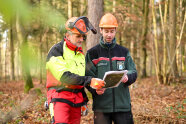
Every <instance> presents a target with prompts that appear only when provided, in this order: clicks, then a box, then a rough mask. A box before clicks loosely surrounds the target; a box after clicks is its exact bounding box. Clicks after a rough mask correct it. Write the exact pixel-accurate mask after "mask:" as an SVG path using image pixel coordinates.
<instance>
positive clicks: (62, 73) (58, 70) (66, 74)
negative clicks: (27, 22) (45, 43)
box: [46, 56, 91, 86]
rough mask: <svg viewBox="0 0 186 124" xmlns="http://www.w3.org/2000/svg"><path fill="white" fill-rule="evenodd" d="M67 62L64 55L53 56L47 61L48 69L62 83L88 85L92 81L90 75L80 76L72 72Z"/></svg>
mask: <svg viewBox="0 0 186 124" xmlns="http://www.w3.org/2000/svg"><path fill="white" fill-rule="evenodd" d="M68 66H69V65H68V62H66V61H65V60H64V59H63V57H62V56H57V57H54V56H52V57H51V58H50V59H49V61H48V62H47V63H46V69H47V71H49V72H50V73H51V74H52V75H53V76H54V78H55V79H56V80H57V81H60V82H61V84H70V85H85V86H86V85H88V84H89V83H90V81H91V77H90V76H79V75H77V74H74V73H71V72H70V70H69V68H68Z"/></svg>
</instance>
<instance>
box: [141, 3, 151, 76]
mask: <svg viewBox="0 0 186 124" xmlns="http://www.w3.org/2000/svg"><path fill="white" fill-rule="evenodd" d="M148 14H149V0H143V20H144V21H143V31H142V35H143V36H142V38H143V39H142V42H141V43H142V45H141V46H142V54H143V64H142V77H147V72H146V64H147V49H146V41H147V32H148Z"/></svg>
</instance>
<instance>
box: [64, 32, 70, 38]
mask: <svg viewBox="0 0 186 124" xmlns="http://www.w3.org/2000/svg"><path fill="white" fill-rule="evenodd" d="M65 36H66V38H67V39H68V40H69V39H70V38H69V37H70V34H69V33H68V32H67V33H66V34H65Z"/></svg>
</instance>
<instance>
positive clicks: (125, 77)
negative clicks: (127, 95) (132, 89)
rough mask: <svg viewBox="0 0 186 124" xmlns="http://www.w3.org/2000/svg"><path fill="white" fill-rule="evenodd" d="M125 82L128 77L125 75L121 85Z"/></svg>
mask: <svg viewBox="0 0 186 124" xmlns="http://www.w3.org/2000/svg"><path fill="white" fill-rule="evenodd" d="M127 81H128V76H127V75H125V76H124V77H123V80H122V82H123V83H126V82H127Z"/></svg>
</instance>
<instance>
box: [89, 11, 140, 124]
mask: <svg viewBox="0 0 186 124" xmlns="http://www.w3.org/2000/svg"><path fill="white" fill-rule="evenodd" d="M99 27H100V32H101V34H102V37H101V39H100V43H99V44H98V45H96V46H95V47H93V48H91V49H90V50H88V51H87V55H86V76H93V77H95V78H100V79H103V76H104V74H105V72H107V71H122V70H127V71H128V73H127V75H125V77H124V79H123V80H122V83H120V85H119V86H118V87H116V88H107V89H105V88H102V89H100V90H95V89H92V88H91V87H87V89H88V90H89V91H90V92H91V93H92V96H93V111H94V124H112V121H114V123H115V124H133V123H134V122H133V116H132V112H131V99H130V93H129V87H128V86H129V85H131V84H132V83H134V82H135V81H136V78H137V71H136V67H135V64H134V62H133V60H132V57H131V56H130V52H129V50H128V49H127V48H125V47H122V46H120V45H118V44H116V38H115V35H116V28H117V27H118V24H117V20H116V18H115V17H114V16H113V15H112V14H110V13H107V14H105V15H104V16H103V17H102V18H101V20H100V24H99Z"/></svg>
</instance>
